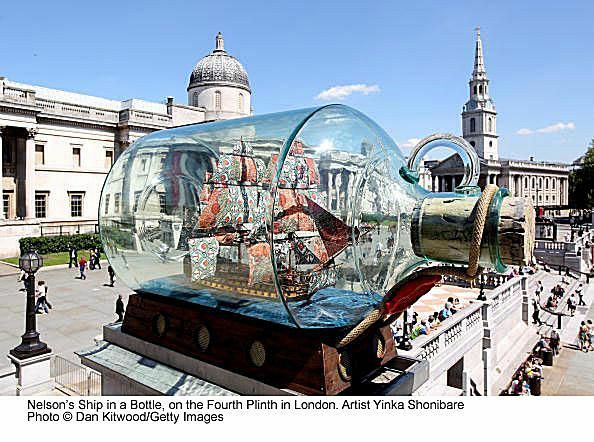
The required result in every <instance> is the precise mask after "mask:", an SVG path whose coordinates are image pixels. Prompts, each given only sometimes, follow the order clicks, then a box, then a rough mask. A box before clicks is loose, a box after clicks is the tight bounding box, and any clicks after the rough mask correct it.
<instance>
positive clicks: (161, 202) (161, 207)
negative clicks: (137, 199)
mask: <svg viewBox="0 0 594 442" xmlns="http://www.w3.org/2000/svg"><path fill="white" fill-rule="evenodd" d="M159 211H160V212H161V213H167V200H166V198H165V194H164V193H159Z"/></svg>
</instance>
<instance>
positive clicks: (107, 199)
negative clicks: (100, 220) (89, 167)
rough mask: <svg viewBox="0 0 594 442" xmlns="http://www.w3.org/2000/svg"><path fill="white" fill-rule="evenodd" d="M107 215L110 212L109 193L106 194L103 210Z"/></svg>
mask: <svg viewBox="0 0 594 442" xmlns="http://www.w3.org/2000/svg"><path fill="white" fill-rule="evenodd" d="M103 213H104V214H105V215H107V214H108V213H109V193H108V194H106V195H105V210H104V211H103Z"/></svg>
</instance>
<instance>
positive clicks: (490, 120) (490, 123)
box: [489, 117, 493, 132]
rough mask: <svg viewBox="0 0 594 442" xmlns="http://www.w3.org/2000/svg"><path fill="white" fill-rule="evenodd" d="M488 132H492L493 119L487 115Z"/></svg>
mask: <svg viewBox="0 0 594 442" xmlns="http://www.w3.org/2000/svg"><path fill="white" fill-rule="evenodd" d="M489 132H493V119H492V118H491V117H489Z"/></svg>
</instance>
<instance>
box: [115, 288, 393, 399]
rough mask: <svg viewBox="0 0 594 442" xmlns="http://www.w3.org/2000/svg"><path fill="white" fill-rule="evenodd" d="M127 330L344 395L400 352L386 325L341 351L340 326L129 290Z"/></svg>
mask: <svg viewBox="0 0 594 442" xmlns="http://www.w3.org/2000/svg"><path fill="white" fill-rule="evenodd" d="M122 332H124V333H127V334H130V335H132V336H135V337H137V338H140V339H143V340H145V341H148V342H151V343H154V344H157V345H160V346H163V347H166V348H169V349H171V350H174V351H176V352H179V353H182V354H185V355H187V356H191V357H194V358H197V359H199V360H201V361H204V362H207V363H209V364H212V365H216V366H219V367H221V368H224V369H226V370H229V371H232V372H235V373H238V374H241V375H244V376H248V377H250V378H253V379H256V380H259V381H262V382H265V383H266V384H268V385H272V386H274V387H277V388H280V389H288V390H293V391H296V392H299V393H303V394H322V395H334V394H338V393H340V392H342V391H344V390H346V389H348V388H350V387H354V386H356V385H357V384H358V383H359V382H361V381H363V380H364V379H365V378H367V377H369V376H370V375H372V374H373V373H374V372H375V371H376V370H377V369H378V368H380V367H382V366H383V365H384V364H386V363H387V362H389V361H390V360H391V359H393V358H394V357H395V356H396V351H395V347H394V340H393V338H392V333H391V330H390V328H389V327H387V326H386V327H379V328H373V329H370V330H368V332H367V333H366V334H365V335H364V336H362V337H361V338H360V339H358V340H357V341H355V342H353V343H352V344H351V345H349V346H347V347H345V348H343V349H340V350H338V349H336V348H335V347H334V343H335V342H337V338H338V337H339V336H340V332H339V331H337V330H334V331H332V330H330V331H329V330H308V329H298V328H291V327H286V326H281V325H277V324H274V323H270V322H266V321H261V320H257V319H252V318H249V317H245V316H241V315H236V314H233V313H229V312H224V311H218V310H214V309H211V308H208V307H204V306H200V305H197V304H193V303H187V302H183V301H175V300H172V299H170V298H164V297H160V296H151V295H146V294H143V295H138V294H134V295H131V296H130V298H129V301H128V306H127V308H126V316H125V318H124V323H123V324H122Z"/></svg>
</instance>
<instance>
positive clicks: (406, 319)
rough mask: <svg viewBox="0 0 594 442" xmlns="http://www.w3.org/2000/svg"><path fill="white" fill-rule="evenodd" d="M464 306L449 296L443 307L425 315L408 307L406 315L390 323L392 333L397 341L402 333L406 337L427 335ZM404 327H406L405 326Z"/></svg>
mask: <svg viewBox="0 0 594 442" xmlns="http://www.w3.org/2000/svg"><path fill="white" fill-rule="evenodd" d="M464 307H465V304H463V303H462V302H460V299H459V298H454V297H449V298H448V300H447V301H446V302H445V304H444V305H443V307H442V308H441V309H440V310H438V311H435V312H433V313H431V314H429V315H427V316H425V317H420V315H419V314H418V313H417V312H415V311H414V310H413V308H412V306H411V307H408V309H407V311H406V315H403V317H402V318H401V320H398V321H395V322H394V323H393V324H392V333H393V335H394V338H395V340H396V342H397V343H400V342H401V341H402V338H403V336H404V335H406V336H407V338H408V339H411V340H412V339H416V338H418V337H419V336H423V335H429V334H430V333H431V332H432V331H433V330H435V329H437V328H439V326H440V325H441V323H442V322H443V321H445V320H446V319H447V318H449V317H450V316H453V315H454V314H456V313H457V312H459V311H460V310H462V309H463V308H464ZM405 327H406V328H405Z"/></svg>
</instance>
